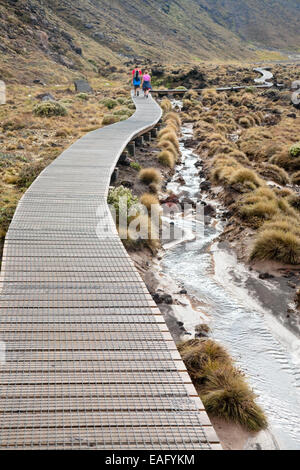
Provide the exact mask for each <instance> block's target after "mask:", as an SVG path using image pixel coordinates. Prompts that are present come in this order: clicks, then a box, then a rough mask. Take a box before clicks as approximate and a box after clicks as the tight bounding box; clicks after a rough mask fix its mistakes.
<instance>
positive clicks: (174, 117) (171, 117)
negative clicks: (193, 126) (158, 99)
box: [164, 111, 181, 129]
mask: <svg viewBox="0 0 300 470" xmlns="http://www.w3.org/2000/svg"><path fill="white" fill-rule="evenodd" d="M164 122H165V123H166V124H167V123H168V122H174V123H175V124H176V126H177V128H178V129H180V126H181V119H180V116H179V114H178V113H175V112H174V111H170V112H168V113H167V114H166V115H165V116H164Z"/></svg>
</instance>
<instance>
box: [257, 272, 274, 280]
mask: <svg viewBox="0 0 300 470" xmlns="http://www.w3.org/2000/svg"><path fill="white" fill-rule="evenodd" d="M273 278H274V276H273V274H269V273H260V275H259V279H263V280H265V279H273Z"/></svg>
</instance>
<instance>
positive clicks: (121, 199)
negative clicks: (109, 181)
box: [107, 186, 139, 224]
mask: <svg viewBox="0 0 300 470" xmlns="http://www.w3.org/2000/svg"><path fill="white" fill-rule="evenodd" d="M107 202H108V204H109V205H111V206H113V207H114V208H115V211H116V217H117V220H116V223H117V224H118V223H119V218H120V214H121V213H125V212H126V211H127V213H128V211H129V209H130V208H131V207H132V206H134V205H136V204H138V202H139V200H138V198H137V197H136V196H133V194H132V192H131V190H130V189H129V188H125V187H124V186H118V187H116V188H113V189H111V190H110V191H109V193H108V197H107Z"/></svg>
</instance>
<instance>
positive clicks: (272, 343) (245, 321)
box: [162, 127, 300, 449]
mask: <svg viewBox="0 0 300 470" xmlns="http://www.w3.org/2000/svg"><path fill="white" fill-rule="evenodd" d="M182 132H183V137H182V139H181V144H180V145H181V151H182V163H181V164H180V165H179V166H178V167H177V168H176V174H175V175H174V177H173V178H172V181H171V182H170V183H169V184H168V189H169V190H172V191H173V192H174V193H175V194H178V193H180V192H182V191H184V192H185V194H187V195H188V196H189V197H190V198H191V199H193V200H194V201H197V199H199V184H200V182H201V181H202V180H201V179H200V177H199V175H198V173H199V168H196V167H195V163H196V162H197V161H198V157H197V156H196V155H195V154H193V152H192V150H190V149H187V148H186V147H185V141H186V140H187V139H188V138H191V137H192V129H191V128H188V127H184V128H183V129H182ZM179 175H180V176H182V177H183V178H184V180H185V184H183V185H182V184H178V183H177V182H176V180H177V179H178V176H179ZM197 193H198V197H197ZM203 199H205V198H204V197H203ZM207 202H208V201H207ZM209 202H211V203H212V204H215V202H214V201H209ZM216 209H217V216H216V217H215V218H213V219H211V221H210V223H209V224H208V225H207V226H206V229H205V232H204V237H201V238H199V237H197V238H196V239H195V240H193V241H188V242H185V243H178V244H175V245H173V246H172V247H170V248H168V247H165V248H167V249H166V252H165V255H164V258H163V260H162V273H163V274H165V275H167V276H169V277H171V278H173V279H174V280H176V281H178V282H179V283H181V284H182V283H183V284H184V286H185V287H186V289H187V290H188V292H189V293H191V294H192V295H193V296H195V297H196V298H197V299H198V300H199V302H200V305H201V309H202V311H203V312H204V313H205V314H206V315H207V316H208V318H209V322H210V326H211V327H212V331H213V337H214V338H215V339H216V340H218V341H220V343H222V344H223V345H224V346H226V347H227V349H228V350H229V351H230V353H231V355H232V356H233V358H234V359H235V361H236V363H237V364H238V366H239V367H240V368H241V369H242V370H243V371H244V372H245V374H246V375H247V377H248V382H249V383H250V385H251V386H252V387H253V389H254V391H255V392H256V393H257V395H258V402H259V403H260V404H261V406H262V407H263V409H264V410H265V412H266V414H267V416H268V419H269V424H270V430H271V432H272V434H273V436H274V437H275V439H276V440H277V442H278V445H279V447H280V448H281V449H300V370H299V368H300V340H299V339H298V338H297V336H296V335H294V334H293V333H292V332H291V331H290V330H288V329H286V328H285V327H284V326H283V325H282V323H281V322H280V321H279V319H278V316H276V314H277V313H278V312H277V311H276V306H278V305H279V307H280V308H281V303H282V304H284V300H285V299H284V298H282V296H283V295H284V291H281V290H280V285H276V284H274V283H271V282H270V281H261V280H260V279H258V276H257V274H256V273H254V272H250V271H249V269H247V267H246V266H244V265H243V264H241V263H239V262H237V260H236V256H235V254H234V252H231V251H230V250H229V249H228V248H227V247H225V246H224V244H221V243H219V242H218V241H217V240H216V239H217V237H218V236H219V235H220V233H221V232H222V230H223V223H222V221H221V218H220V213H221V208H219V207H218V206H216ZM218 214H219V215H218ZM179 223H182V222H179V219H178V220H176V219H175V225H176V224H179ZM259 293H260V295H259ZM262 299H263V300H262ZM280 302H281V303H280ZM274 313H275V314H274ZM198 323H199V318H197V315H194V316H193V315H192V316H191V318H186V322H185V326H186V325H188V327H187V326H186V328H187V329H188V331H189V332H193V331H192V330H193V327H195V326H196V325H197V324H198Z"/></svg>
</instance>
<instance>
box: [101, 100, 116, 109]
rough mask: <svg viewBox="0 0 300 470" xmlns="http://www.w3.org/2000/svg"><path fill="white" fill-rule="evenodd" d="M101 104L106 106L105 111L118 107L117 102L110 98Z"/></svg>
mask: <svg viewBox="0 0 300 470" xmlns="http://www.w3.org/2000/svg"><path fill="white" fill-rule="evenodd" d="M101 104H103V105H104V106H106V108H107V109H114V108H115V107H116V106H118V102H117V100H113V99H111V98H105V99H104V100H102V101H101Z"/></svg>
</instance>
